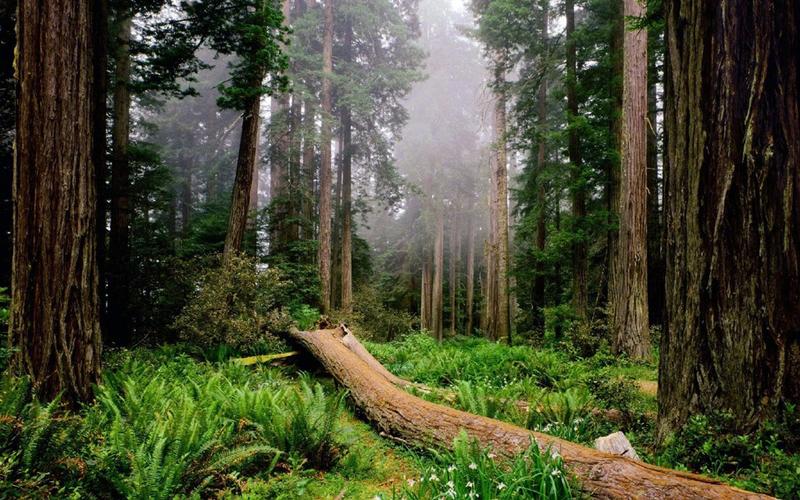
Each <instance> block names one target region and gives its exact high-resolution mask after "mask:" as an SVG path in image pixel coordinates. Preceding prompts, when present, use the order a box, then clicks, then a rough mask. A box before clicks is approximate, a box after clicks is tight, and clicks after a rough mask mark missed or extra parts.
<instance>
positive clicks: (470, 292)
mask: <svg viewBox="0 0 800 500" xmlns="http://www.w3.org/2000/svg"><path fill="white" fill-rule="evenodd" d="M467 238H468V240H467V297H466V301H467V330H466V334H467V335H472V328H473V326H474V325H473V320H474V318H473V310H474V307H475V222H474V221H473V220H472V216H470V218H469V232H468V235H467Z"/></svg>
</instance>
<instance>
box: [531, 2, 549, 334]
mask: <svg viewBox="0 0 800 500" xmlns="http://www.w3.org/2000/svg"><path fill="white" fill-rule="evenodd" d="M548 9H549V2H545V15H544V18H545V22H544V23H543V27H544V31H543V34H544V35H545V36H546V35H547V25H548V22H547V17H548V16H547V15H546V12H547V11H548ZM537 100H538V104H537V108H538V109H537V111H538V115H539V116H538V125H539V147H538V150H537V154H536V169H537V174H536V175H537V177H538V178H537V180H536V184H537V188H536V210H537V217H536V250H538V251H539V253H540V254H541V253H543V252H544V250H545V247H546V244H547V197H546V192H545V181H544V173H545V169H546V168H547V135H546V131H547V75H546V74H545V75H543V77H542V83H541V84H540V85H539V95H538V98H537ZM544 273H545V268H544V263H543V262H542V261H541V259H539V260H538V261H537V262H536V277H535V279H534V284H533V296H534V300H533V307H534V308H535V309H536V310H535V311H534V312H533V315H534V318H535V319H534V326H536V327H538V328H540V329H542V330H543V329H544V313H543V312H542V308H544V305H545V297H544V292H545V282H544Z"/></svg>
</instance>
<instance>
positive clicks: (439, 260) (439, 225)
mask: <svg viewBox="0 0 800 500" xmlns="http://www.w3.org/2000/svg"><path fill="white" fill-rule="evenodd" d="M443 283H444V208H442V207H437V209H436V236H435V239H434V243H433V293H432V298H431V322H432V323H433V336H434V337H435V338H436V340H438V341H439V342H441V341H442V339H443V334H444V327H443V321H442V319H443V308H444V297H443V293H442V287H443Z"/></svg>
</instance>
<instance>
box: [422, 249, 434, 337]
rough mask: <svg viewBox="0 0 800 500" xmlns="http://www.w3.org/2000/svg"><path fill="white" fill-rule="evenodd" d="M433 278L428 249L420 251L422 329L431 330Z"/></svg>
mask: <svg viewBox="0 0 800 500" xmlns="http://www.w3.org/2000/svg"><path fill="white" fill-rule="evenodd" d="M432 291H433V278H432V275H431V260H430V254H429V251H428V250H423V252H422V285H421V290H420V323H421V328H422V329H423V330H427V331H432V330H433V321H432V320H431V318H432V317H433V311H432V310H431V309H432V306H433V298H432V293H431V292H432Z"/></svg>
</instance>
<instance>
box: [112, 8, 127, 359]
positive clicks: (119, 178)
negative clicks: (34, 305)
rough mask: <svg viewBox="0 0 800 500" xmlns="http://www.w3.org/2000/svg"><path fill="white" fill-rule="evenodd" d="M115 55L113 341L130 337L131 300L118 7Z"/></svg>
mask: <svg viewBox="0 0 800 500" xmlns="http://www.w3.org/2000/svg"><path fill="white" fill-rule="evenodd" d="M121 8H122V9H123V10H122V12H121V14H120V15H121V16H123V17H122V19H121V20H120V21H119V31H118V32H117V47H116V53H115V55H114V67H115V70H114V125H113V130H112V134H111V141H112V156H111V233H110V238H109V253H110V256H109V258H110V259H109V269H108V332H109V334H110V339H109V340H111V341H112V342H113V343H114V344H117V345H127V344H129V343H130V341H131V321H130V311H129V306H128V304H129V303H130V282H131V279H130V267H131V249H130V213H131V207H130V183H131V179H130V164H129V161H128V142H129V139H130V109H131V96H130V90H129V89H128V82H129V81H130V76H131V54H130V40H131V17H130V16H131V13H130V12H129V11H127V10H126V9H129V8H130V6H128V5H124V6H122V7H121Z"/></svg>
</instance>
